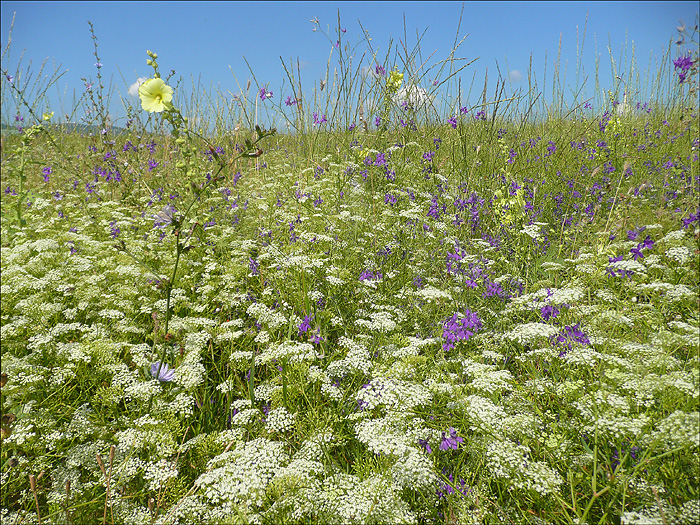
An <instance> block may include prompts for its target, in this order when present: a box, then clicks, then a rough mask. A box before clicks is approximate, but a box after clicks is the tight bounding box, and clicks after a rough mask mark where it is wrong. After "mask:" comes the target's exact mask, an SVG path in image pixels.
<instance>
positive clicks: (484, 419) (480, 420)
mask: <svg viewBox="0 0 700 525" xmlns="http://www.w3.org/2000/svg"><path fill="white" fill-rule="evenodd" d="M447 408H449V409H453V408H459V409H461V410H463V411H464V413H465V414H466V416H467V418H468V419H469V421H470V423H471V425H470V427H469V428H470V429H471V430H474V431H480V432H484V433H487V434H495V435H500V434H501V431H502V428H503V423H504V420H505V419H506V417H507V416H508V415H507V414H506V411H505V410H504V409H503V407H501V406H499V405H496V404H494V403H492V402H491V401H490V400H488V399H486V398H485V397H481V396H477V395H471V396H467V397H465V398H461V399H458V400H457V401H453V402H451V403H448V405H447Z"/></svg>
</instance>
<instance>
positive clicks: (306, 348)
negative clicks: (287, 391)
mask: <svg viewBox="0 0 700 525" xmlns="http://www.w3.org/2000/svg"><path fill="white" fill-rule="evenodd" d="M316 357H317V353H316V351H315V350H314V347H313V345H312V344H310V343H301V342H299V341H283V342H281V343H278V344H271V345H270V346H268V347H267V348H265V350H263V351H262V353H261V354H260V355H257V356H255V364H266V363H269V362H274V361H282V360H288V361H289V362H290V363H303V362H304V361H313V360H315V359H316Z"/></svg>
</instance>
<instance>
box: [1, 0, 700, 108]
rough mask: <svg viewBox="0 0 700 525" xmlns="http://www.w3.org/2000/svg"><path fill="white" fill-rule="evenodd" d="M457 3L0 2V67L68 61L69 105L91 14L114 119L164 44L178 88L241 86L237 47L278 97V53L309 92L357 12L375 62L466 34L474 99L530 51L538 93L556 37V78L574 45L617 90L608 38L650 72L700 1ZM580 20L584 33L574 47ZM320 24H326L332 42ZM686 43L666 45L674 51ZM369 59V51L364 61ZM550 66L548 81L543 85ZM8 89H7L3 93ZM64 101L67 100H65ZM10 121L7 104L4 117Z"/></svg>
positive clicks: (359, 39)
mask: <svg viewBox="0 0 700 525" xmlns="http://www.w3.org/2000/svg"><path fill="white" fill-rule="evenodd" d="M462 5H463V4H462V3H461V2H138V3H136V2H18V1H3V2H2V17H1V20H2V23H1V27H2V31H1V32H0V40H1V43H2V47H3V50H4V49H5V46H6V45H7V41H8V36H9V35H10V24H11V22H12V18H13V13H16V15H15V21H14V29H13V31H12V41H11V46H10V49H9V53H8V54H6V55H5V56H4V58H3V62H2V67H3V69H4V70H7V71H8V72H9V73H10V74H12V75H15V74H16V70H17V65H18V61H19V59H20V56H22V54H23V58H22V67H21V70H23V71H24V73H22V74H23V75H25V77H26V74H27V73H26V68H27V66H28V65H29V63H30V61H31V64H32V65H31V71H33V72H34V75H36V74H37V72H38V70H39V66H40V64H41V63H42V62H43V60H44V59H47V58H48V62H47V70H48V72H49V73H50V72H51V71H53V68H54V64H55V67H58V65H59V64H60V66H61V68H60V70H61V71H64V70H67V73H65V74H64V75H63V76H62V77H61V78H60V80H59V81H58V82H57V84H56V86H55V87H52V88H51V89H50V90H49V92H48V95H49V101H50V104H51V109H52V110H55V111H56V112H58V113H60V112H61V111H63V113H65V112H67V111H66V107H68V106H71V104H72V100H73V93H74V91H75V93H76V97H80V95H81V94H82V93H83V91H84V89H85V88H84V83H83V81H82V80H81V77H86V78H92V79H94V78H95V76H96V68H95V67H94V65H93V64H94V63H95V59H94V56H93V44H92V40H91V36H90V31H89V26H88V20H90V21H91V22H92V23H93V24H94V28H95V33H96V36H97V38H98V41H99V48H98V50H99V56H100V60H101V62H102V64H103V67H102V70H101V71H102V75H103V77H104V78H105V80H106V82H107V83H109V82H110V79H111V83H112V84H113V86H114V87H115V93H114V95H113V98H112V101H111V104H110V111H111V112H113V113H114V115H115V117H117V118H119V117H123V116H124V110H123V109H122V103H121V102H120V98H119V94H120V95H121V96H122V97H124V98H125V99H130V97H129V94H128V86H129V85H130V84H132V83H134V82H135V81H136V79H137V78H138V77H147V76H149V74H151V72H152V70H151V69H150V68H149V67H148V66H147V65H146V58H147V57H146V50H147V49H150V50H153V51H155V52H157V53H158V55H159V58H158V63H159V65H160V69H161V73H162V74H163V76H165V75H166V74H167V73H168V72H169V71H170V70H171V69H174V70H175V71H176V72H177V75H178V76H179V75H182V76H183V77H184V79H183V84H184V86H185V87H187V86H191V85H192V79H194V81H195V82H201V85H202V86H203V87H204V88H205V89H206V90H207V91H210V92H211V90H212V88H213V89H218V90H219V91H220V92H221V93H224V94H227V93H229V92H230V93H237V92H239V87H238V86H237V85H236V78H237V79H238V82H239V83H240V84H241V86H242V87H244V85H245V83H246V81H247V80H248V79H249V78H251V74H250V72H249V70H248V67H247V66H246V63H245V61H244V59H243V57H244V56H245V58H246V60H247V61H248V64H250V67H251V68H252V70H253V73H254V74H255V78H256V79H257V82H258V83H259V84H261V85H267V86H268V89H269V90H271V91H272V92H273V93H274V99H273V100H274V101H275V102H277V103H281V102H282V101H283V100H284V97H286V96H287V95H289V94H291V90H290V89H289V83H288V82H286V81H285V84H284V85H285V89H284V90H283V91H280V90H281V88H282V82H283V80H284V79H285V78H286V76H285V73H284V69H283V67H282V64H281V62H280V56H281V57H282V58H283V59H284V60H285V62H287V63H289V61H290V59H291V60H292V61H293V62H294V63H295V64H296V62H297V59H298V60H299V63H300V65H301V69H302V70H301V75H302V85H303V86H304V92H305V95H306V96H307V97H308V96H309V95H310V94H311V92H312V90H313V87H314V84H316V85H317V84H318V81H319V80H320V79H321V78H322V77H323V76H324V75H325V71H326V64H327V62H328V57H329V53H330V52H331V48H332V46H333V43H334V42H335V40H336V39H337V36H336V30H337V25H338V10H340V26H341V28H343V29H345V30H346V32H345V33H343V34H342V45H343V46H345V45H346V44H347V45H348V51H349V54H354V55H355V60H359V58H360V56H361V55H362V53H363V52H365V51H368V45H367V43H366V42H365V41H364V39H363V35H362V30H361V28H360V24H359V23H358V20H359V22H361V24H362V27H364V29H365V30H366V31H367V34H368V35H369V37H370V38H371V41H370V43H371V45H372V46H373V48H374V49H375V51H376V50H378V56H379V57H381V58H382V59H383V58H384V57H385V56H386V53H387V50H388V46H389V41H390V38H393V44H394V46H396V45H398V46H400V47H401V46H402V45H403V44H402V42H403V43H404V44H405V45H406V46H407V48H408V49H409V50H411V49H413V48H414V47H415V45H416V42H417V33H418V34H420V35H423V36H422V39H421V42H420V48H421V52H422V58H421V59H420V61H423V60H426V59H429V57H430V56H431V55H432V58H430V59H429V60H428V65H427V66H429V65H432V64H435V63H437V62H439V61H440V60H444V59H446V58H447V57H448V56H449V54H450V51H451V50H452V48H453V45H454V43H455V39H457V40H458V41H459V40H461V39H462V37H464V36H467V35H468V36H467V38H466V40H464V42H463V43H462V45H461V46H460V48H459V49H458V51H457V52H456V54H455V56H457V57H459V58H465V59H467V60H466V61H465V62H461V63H466V62H468V61H470V60H473V59H477V58H478V60H477V61H476V62H474V63H473V64H472V65H470V66H469V67H467V68H466V69H465V70H464V71H462V72H461V73H460V75H459V77H461V80H462V89H463V91H464V92H465V93H466V91H467V90H468V89H469V85H470V84H471V83H472V79H474V88H473V93H472V97H471V99H470V100H469V101H468V102H469V103H471V104H473V103H476V102H477V101H478V100H477V99H478V98H480V95H481V91H482V88H483V83H484V75H485V72H486V68H488V75H489V85H490V87H491V89H493V88H494V87H495V81H496V77H497V75H498V73H497V67H496V66H497V64H498V67H500V71H501V73H502V75H503V76H504V77H507V76H508V75H507V73H506V71H508V70H509V71H510V80H511V84H510V85H509V86H508V91H510V90H511V89H512V90H517V89H518V88H522V87H524V88H527V70H528V66H529V64H530V57H531V56H532V69H533V72H534V74H535V78H536V79H537V82H538V86H539V88H540V90H541V89H542V87H545V89H546V91H545V98H547V97H548V96H551V84H552V78H553V74H554V67H555V66H554V64H555V61H556V59H557V54H558V52H559V42H560V35H561V61H560V71H559V77H560V80H561V79H563V71H564V68H565V67H566V78H565V82H566V84H567V85H569V86H570V89H574V88H575V84H576V78H575V77H576V63H577V53H579V52H580V54H581V59H582V65H583V74H584V75H587V76H588V77H589V79H588V81H587V82H588V83H587V84H586V92H587V94H588V95H589V96H593V95H594V94H595V93H594V88H595V85H594V78H595V68H596V65H595V64H596V57H599V59H600V70H599V74H600V81H601V87H603V88H605V87H612V84H611V79H612V73H611V60H610V53H609V51H608V45H610V48H611V51H612V56H613V58H614V59H615V62H616V65H617V67H618V68H619V71H618V74H621V75H622V77H623V78H625V79H626V80H627V81H629V80H631V79H630V78H629V71H627V69H629V60H630V59H631V57H632V54H633V48H634V56H635V57H636V61H637V67H638V69H639V70H640V71H639V73H640V75H642V82H643V83H644V78H645V74H646V71H647V69H649V68H651V70H652V71H653V72H656V71H657V70H658V68H659V67H660V66H661V65H662V61H663V59H664V55H663V53H664V51H665V50H667V49H668V46H669V43H671V42H672V41H674V42H675V40H676V38H675V36H676V31H675V28H676V26H678V25H679V19H683V20H684V21H685V23H686V24H687V25H689V26H692V25H693V24H694V23H695V21H696V14H697V12H698V7H697V2H466V3H465V4H464V15H463V19H462V24H461V28H460V29H459V33H457V27H458V21H459V17H460V11H461V9H462ZM404 16H405V24H406V38H405V42H404ZM313 18H317V19H318V20H319V25H318V26H317V27H318V28H319V30H317V31H315V32H314V31H313V28H314V24H313V23H311V22H310V20H311V19H313ZM586 19H587V24H586ZM584 26H586V35H585V41H584V42H583V48H582V49H581V40H582V38H583V31H584ZM577 29H578V41H577ZM321 30H323V31H326V32H327V33H328V35H329V36H330V37H331V38H332V40H333V43H332V42H329V40H328V38H326V36H324V35H323V34H322V32H321ZM424 31H425V33H424ZM577 44H578V45H577ZM577 48H578V49H577ZM353 49H354V52H353V51H352V50H353ZM625 49H626V53H627V59H625ZM680 52H681V50H680V49H677V47H676V46H675V45H672V46H671V57H670V59H671V60H673V59H674V58H676V57H677V55H678V54H679V53H680ZM433 53H434V54H433ZM368 55H369V53H368ZM337 56H338V55H337V53H334V54H333V57H332V65H336V64H337ZM545 56H546V62H545ZM394 58H395V54H394V53H393V52H392V53H391V54H390V60H389V63H390V64H393V63H394ZM369 63H370V60H369V59H368V58H365V61H364V64H366V65H369ZM396 63H397V64H399V65H400V64H401V61H400V60H399V59H396ZM666 63H668V60H666ZM545 64H546V73H547V79H546V86H545V85H544V83H543V76H544V73H545ZM229 66H230V68H229ZM427 66H426V67H427ZM47 70H45V71H44V74H46V73H47ZM232 72H233V73H232ZM432 73H435V70H433V71H432ZM234 75H235V77H234ZM122 76H123V79H122ZM444 76H445V74H444V73H443V75H442V77H444ZM442 79H443V78H438V80H442ZM433 80H435V79H434V78H432V76H431V75H430V74H429V75H427V76H426V78H424V79H423V84H422V85H423V87H428V83H429V81H433ZM581 80H582V79H581ZM3 82H4V81H3ZM450 86H452V87H451V88H450ZM253 87H255V84H253ZM444 89H446V90H447V93H444V94H443V96H444V98H445V99H447V98H448V97H450V96H454V92H455V90H456V88H455V87H454V84H446V85H445V86H444ZM3 91H4V92H5V96H6V95H7V90H5V89H4V90H3ZM117 92H118V93H119V94H117ZM227 96H228V95H227ZM643 96H649V94H648V93H645V94H644V93H638V95H637V98H640V99H641V98H643ZM463 97H466V94H463ZM59 99H63V108H61V106H60V104H59V102H58V101H59ZM642 102H644V100H642ZM3 111H4V112H5V113H7V112H11V111H14V108H12V109H8V107H7V105H3ZM6 119H7V115H5V116H4V118H3V120H6Z"/></svg>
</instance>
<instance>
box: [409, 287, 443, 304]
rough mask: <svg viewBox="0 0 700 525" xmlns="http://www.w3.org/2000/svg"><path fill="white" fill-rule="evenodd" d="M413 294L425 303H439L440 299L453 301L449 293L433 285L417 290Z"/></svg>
mask: <svg viewBox="0 0 700 525" xmlns="http://www.w3.org/2000/svg"><path fill="white" fill-rule="evenodd" d="M412 293H413V295H415V296H417V297H420V298H421V299H423V300H424V301H428V302H432V301H437V300H440V299H445V300H447V301H450V300H451V299H452V296H451V295H450V293H449V292H445V291H444V290H440V289H438V288H435V287H434V286H431V285H427V286H424V287H423V288H421V289H419V290H416V291H415V292H412Z"/></svg>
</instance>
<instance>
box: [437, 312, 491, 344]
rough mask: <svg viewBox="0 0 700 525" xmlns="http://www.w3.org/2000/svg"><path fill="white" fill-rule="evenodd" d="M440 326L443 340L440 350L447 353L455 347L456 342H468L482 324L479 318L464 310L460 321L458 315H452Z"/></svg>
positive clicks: (473, 313)
mask: <svg viewBox="0 0 700 525" xmlns="http://www.w3.org/2000/svg"><path fill="white" fill-rule="evenodd" d="M442 326H443V330H442V337H443V339H444V340H445V342H444V343H443V344H442V349H443V350H444V351H445V352H447V351H449V350H452V349H453V348H454V347H455V343H456V342H458V341H468V340H469V338H470V337H471V336H473V335H474V332H476V331H477V330H479V329H480V328H481V326H482V324H481V319H479V316H478V315H477V314H476V313H475V312H472V311H471V310H469V308H466V309H465V312H464V317H463V318H462V319H459V317H458V314H454V315H453V316H452V317H451V318H450V319H447V320H445V322H443V324H442Z"/></svg>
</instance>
